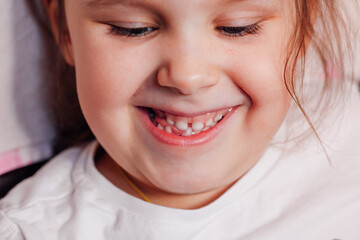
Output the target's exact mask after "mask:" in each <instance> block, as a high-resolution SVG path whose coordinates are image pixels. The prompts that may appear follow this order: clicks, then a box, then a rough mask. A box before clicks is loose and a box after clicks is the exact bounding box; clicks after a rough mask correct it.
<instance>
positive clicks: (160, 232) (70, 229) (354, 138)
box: [0, 94, 360, 240]
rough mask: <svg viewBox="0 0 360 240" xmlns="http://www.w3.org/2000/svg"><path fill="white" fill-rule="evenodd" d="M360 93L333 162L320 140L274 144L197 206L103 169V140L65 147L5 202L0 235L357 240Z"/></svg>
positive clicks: (0, 206) (332, 135) (4, 239)
mask: <svg viewBox="0 0 360 240" xmlns="http://www.w3.org/2000/svg"><path fill="white" fill-rule="evenodd" d="M354 99H355V100H354ZM354 99H353V100H352V101H351V103H349V104H347V106H348V107H347V108H346V109H344V111H343V112H344V117H342V118H341V121H338V125H337V126H333V127H332V128H329V135H328V137H329V139H333V142H334V143H336V145H334V146H335V148H328V151H329V152H328V153H329V155H330V158H331V160H332V165H331V166H330V165H329V163H328V161H327V159H326V158H325V157H324V152H323V151H322V150H321V148H319V144H316V141H312V140H309V141H306V142H305V143H306V144H305V143H304V144H303V145H299V149H296V150H295V151H286V150H284V149H280V148H275V147H269V149H268V150H267V152H266V153H265V155H264V156H263V157H262V159H261V160H260V161H259V162H258V163H257V164H256V165H255V166H254V167H253V168H252V169H251V170H250V171H249V172H248V173H247V174H246V175H245V176H244V177H243V178H241V179H240V180H239V181H238V182H237V183H235V184H234V185H233V186H232V187H231V188H230V189H229V190H228V191H227V192H225V193H224V194H223V195H222V196H221V197H220V198H218V199H217V200H215V201H214V202H213V203H211V204H209V205H207V206H205V207H203V208H200V209H196V210H180V209H173V208H167V207H163V206H158V205H155V204H151V203H147V202H145V201H142V200H140V199H137V198H135V197H133V196H130V195H128V194H127V193H125V192H123V191H122V190H120V189H118V188H116V187H115V186H114V185H112V184H111V183H110V182H109V181H108V180H107V179H106V178H105V177H104V176H103V175H101V174H100V173H99V172H98V171H97V169H96V168H95V165H94V153H95V151H96V149H97V146H98V143H97V142H92V143H90V144H88V145H86V146H85V145H84V146H83V147H77V148H73V149H70V150H67V151H65V152H64V153H62V154H60V155H59V156H57V157H56V158H55V159H53V160H51V161H50V162H49V163H48V164H47V165H46V166H45V167H43V168H42V169H41V170H40V171H39V172H37V173H36V174H35V176H34V177H32V178H29V179H27V180H25V181H24V182H22V183H21V184H20V185H18V186H17V187H16V188H15V189H13V190H12V191H11V192H10V194H9V195H8V196H7V197H5V198H4V199H2V200H1V201H0V210H1V211H0V239H1V240H14V239H16V240H18V239H30V240H33V239H34V240H40V239H46V240H51V239H67V240H77V239H79V240H85V239H86V240H92V239H93V240H102V239H130V240H137V239H150V240H151V239H166V240H168V239H171V240H176V239H182V240H183V239H206V240H208V239H226V240H228V239H229V240H230V239H246V240H252V239H255V240H262V239H264V240H269V239H276V240H288V239H291V240H297V239H299V240H305V239H306V240H309V239H310V240H312V239H314V240H334V239H341V240H359V239H360V121H359V118H358V117H359V116H360V104H359V103H360V101H359V100H360V98H359V94H357V95H356V97H355V98H354ZM354 116H355V117H354ZM332 130H334V131H332Z"/></svg>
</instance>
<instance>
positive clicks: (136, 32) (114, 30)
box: [108, 25, 158, 37]
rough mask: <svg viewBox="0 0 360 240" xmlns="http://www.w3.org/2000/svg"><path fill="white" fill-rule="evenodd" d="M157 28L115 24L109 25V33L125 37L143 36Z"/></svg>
mask: <svg viewBox="0 0 360 240" xmlns="http://www.w3.org/2000/svg"><path fill="white" fill-rule="evenodd" d="M157 30H158V28H154V27H141V28H124V27H118V26H115V25H109V29H108V31H109V33H110V34H114V35H119V36H125V37H145V36H147V35H149V34H151V33H152V32H155V31H157Z"/></svg>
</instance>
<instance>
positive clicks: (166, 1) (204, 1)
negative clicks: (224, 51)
mask: <svg viewBox="0 0 360 240" xmlns="http://www.w3.org/2000/svg"><path fill="white" fill-rule="evenodd" d="M78 1H81V2H82V4H83V5H84V6H87V7H99V6H104V7H105V6H114V5H123V6H141V5H143V6H151V5H158V4H160V5H162V6H166V5H174V6H175V5H231V4H247V5H257V6H258V7H259V8H265V7H281V6H282V5H283V4H282V3H285V2H291V1H288V0H180V1H179V0H78Z"/></svg>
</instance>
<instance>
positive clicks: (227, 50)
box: [65, 0, 292, 195]
mask: <svg viewBox="0 0 360 240" xmlns="http://www.w3.org/2000/svg"><path fill="white" fill-rule="evenodd" d="M290 2H291V1H287V0H271V1H264V0H196V1H194V0H181V1H179V0H71V1H70V0H66V1H65V12H66V18H67V24H68V28H69V32H70V40H69V41H68V42H67V43H65V44H68V46H67V47H68V48H69V50H70V55H71V56H72V57H73V64H74V65H75V68H76V76H77V87H78V94H79V99H80V104H81V107H82V110H83V113H84V115H85V118H86V120H87V121H88V124H89V126H90V127H91V129H92V131H93V132H94V134H95V135H96V137H97V139H98V140H99V142H100V143H101V145H102V146H103V147H104V149H105V150H106V152H107V153H108V154H109V156H110V157H111V158H112V159H113V160H114V161H115V162H116V163H118V164H119V165H120V166H122V167H123V168H124V169H125V170H126V171H127V172H129V173H130V174H131V175H132V176H133V177H134V178H136V179H137V181H139V182H141V183H142V184H143V185H144V186H149V187H151V189H153V190H161V191H162V192H165V193H180V194H190V195H191V194H197V193H206V192H212V191H218V190H221V189H225V188H227V187H228V186H229V185H231V184H232V183H233V182H234V181H235V180H237V179H238V178H239V177H241V176H242V175H243V174H244V173H246V172H247V171H248V170H249V169H250V168H251V167H252V166H253V165H254V164H255V163H256V162H257V161H258V160H259V159H260V157H261V156H262V155H263V153H264V151H265V149H266V148H267V146H268V144H269V142H270V140H271V139H272V137H273V136H274V134H275V132H276V131H277V129H278V128H279V126H280V124H281V123H282V121H283V119H284V117H285V115H286V113H287V111H288V108H289V103H290V98H289V94H288V92H287V91H286V88H285V86H284V83H283V66H284V62H285V59H284V58H283V56H284V53H285V51H286V44H287V40H288V34H289V33H290V32H291V30H292V29H291V23H292V18H291V11H289V9H292V8H291V6H290V4H291V3H290ZM220 119H222V120H220ZM219 120H220V121H219ZM159 125H160V126H159ZM162 129H164V130H162ZM170 131H171V132H172V133H169V132H170Z"/></svg>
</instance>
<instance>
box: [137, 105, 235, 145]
mask: <svg viewBox="0 0 360 240" xmlns="http://www.w3.org/2000/svg"><path fill="white" fill-rule="evenodd" d="M137 109H138V113H139V116H140V120H141V121H142V122H143V123H144V125H145V127H146V129H147V130H148V131H149V132H150V133H151V134H152V135H153V136H154V137H155V138H156V139H157V140H158V141H160V142H162V143H165V144H168V145H173V146H185V147H188V146H189V147H190V146H196V145H201V144H205V143H207V142H209V141H211V140H212V139H214V138H215V137H216V136H217V135H218V134H219V133H220V131H221V130H222V129H223V128H224V126H225V124H226V122H227V120H228V119H229V118H230V117H231V116H232V115H233V114H234V113H235V112H236V111H237V109H238V107H234V108H233V109H232V110H231V111H230V112H228V113H227V114H226V115H225V117H224V118H223V119H222V120H221V121H220V122H219V123H218V124H216V125H215V126H214V127H212V128H210V129H208V130H206V131H203V132H200V133H197V134H194V135H191V136H187V137H185V136H178V135H175V134H171V133H168V132H166V131H163V130H161V129H159V128H158V127H156V126H155V125H154V124H153V123H152V122H151V120H150V118H149V114H148V111H147V110H146V109H144V108H137Z"/></svg>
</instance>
